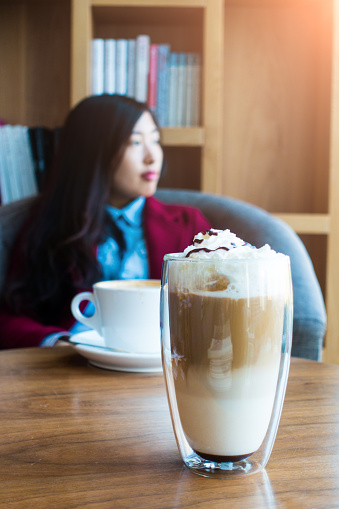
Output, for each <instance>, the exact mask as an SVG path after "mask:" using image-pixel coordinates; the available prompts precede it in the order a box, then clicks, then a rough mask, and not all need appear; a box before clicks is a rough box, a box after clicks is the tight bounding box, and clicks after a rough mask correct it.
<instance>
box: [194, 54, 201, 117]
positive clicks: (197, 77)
mask: <svg viewBox="0 0 339 509" xmlns="http://www.w3.org/2000/svg"><path fill="white" fill-rule="evenodd" d="M200 90H201V57H200V55H199V54H195V55H194V65H193V93H192V96H193V97H192V108H193V113H192V126H199V125H200V104H201V98H200Z"/></svg>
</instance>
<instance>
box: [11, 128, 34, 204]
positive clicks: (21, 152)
mask: <svg viewBox="0 0 339 509" xmlns="http://www.w3.org/2000/svg"><path fill="white" fill-rule="evenodd" d="M15 129H16V130H17V151H18V156H19V160H18V165H19V166H18V170H19V175H20V177H21V187H22V196H21V197H22V198H24V197H28V196H34V195H36V194H37V193H38V186H37V181H36V178H35V168H34V161H33V154H32V150H31V144H30V137H29V129H28V127H26V126H16V127H15Z"/></svg>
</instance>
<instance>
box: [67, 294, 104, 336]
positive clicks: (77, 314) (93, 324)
mask: <svg viewBox="0 0 339 509" xmlns="http://www.w3.org/2000/svg"><path fill="white" fill-rule="evenodd" d="M83 300H88V301H90V302H92V303H93V304H94V307H95V311H94V315H92V316H85V315H84V314H83V313H82V312H81V311H80V308H79V306H80V303H81V302H82V301H83ZM71 310H72V314H73V316H74V318H75V319H76V320H78V322H81V323H83V324H84V325H87V326H88V327H90V328H91V329H94V330H96V331H97V332H98V334H100V336H101V335H102V334H101V324H100V319H99V315H98V312H97V309H96V305H95V298H94V295H93V293H92V292H81V293H78V294H77V295H75V296H74V297H73V299H72V303H71Z"/></svg>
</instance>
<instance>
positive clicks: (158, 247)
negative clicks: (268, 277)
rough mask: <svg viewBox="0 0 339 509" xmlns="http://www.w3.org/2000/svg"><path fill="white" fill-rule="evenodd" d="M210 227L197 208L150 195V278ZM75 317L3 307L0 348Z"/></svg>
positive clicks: (62, 327)
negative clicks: (38, 315)
mask: <svg viewBox="0 0 339 509" xmlns="http://www.w3.org/2000/svg"><path fill="white" fill-rule="evenodd" d="M208 228H210V224H209V222H208V221H207V219H206V218H205V217H204V216H203V215H202V214H201V212H200V211H199V210H198V209H195V208H192V207H187V206H183V205H172V204H171V205H170V204H165V203H162V202H160V201H159V200H157V199H155V198H153V197H152V198H147V199H146V203H145V209H144V231H145V237H146V245H147V250H148V260H149V274H150V279H160V278H161V268H162V261H163V258H164V255H165V254H167V253H178V252H181V251H183V250H184V249H185V247H187V246H188V245H190V244H192V240H193V237H194V235H195V234H196V233H198V232H200V231H204V230H207V229H208ZM74 322H75V320H74V318H73V316H72V314H71V311H70V309H67V311H66V316H65V318H64V319H63V320H62V323H55V324H51V325H48V326H47V325H43V324H41V323H39V322H37V321H36V320H34V319H32V318H30V317H29V316H17V315H13V314H11V313H10V312H8V311H7V310H5V309H2V310H1V311H0V349H6V348H25V347H29V346H39V345H40V343H41V341H42V340H43V339H44V338H45V337H46V336H47V335H48V334H52V333H55V332H65V331H68V330H69V328H70V327H71V326H72V325H73V324H74Z"/></svg>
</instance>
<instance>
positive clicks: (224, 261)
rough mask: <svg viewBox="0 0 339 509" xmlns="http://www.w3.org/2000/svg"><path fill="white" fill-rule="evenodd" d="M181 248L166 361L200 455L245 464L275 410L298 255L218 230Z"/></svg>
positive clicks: (170, 291)
mask: <svg viewBox="0 0 339 509" xmlns="http://www.w3.org/2000/svg"><path fill="white" fill-rule="evenodd" d="M176 256H178V258H177V260H176V261H175V259H174V262H173V263H169V264H168V275H167V277H168V280H167V283H166V284H167V285H168V287H167V299H168V303H167V304H166V305H167V309H168V317H167V319H168V323H169V340H170V355H169V353H168V355H167V360H166V359H164V361H165V362H168V363H170V370H171V373H172V380H173V383H172V391H174V392H175V398H176V404H177V412H178V416H179V419H180V423H181V427H182V431H183V433H184V436H185V439H186V440H187V442H188V444H189V446H190V447H191V448H192V450H193V451H195V452H196V453H197V454H198V455H199V456H200V457H201V458H203V459H205V460H209V461H212V462H217V463H223V462H232V463H236V462H239V461H242V460H244V459H246V458H248V457H249V456H251V455H252V454H253V453H254V452H255V451H257V450H258V449H259V448H260V447H261V444H262V443H263V441H264V438H265V436H266V434H267V430H268V427H269V424H270V420H271V416H272V409H273V406H274V402H275V396H276V390H277V382H278V376H279V369H280V364H281V352H282V341H283V338H284V320H285V318H286V303H287V301H288V299H289V292H290V278H289V272H288V270H289V264H286V265H285V264H284V263H283V264H280V263H279V262H281V260H282V259H284V261H286V260H285V259H286V258H287V257H286V256H284V255H282V254H278V253H276V252H275V251H273V250H272V249H270V247H269V246H267V245H266V246H264V247H262V248H260V249H256V248H253V247H252V246H250V245H249V244H247V243H245V242H244V241H242V240H241V239H239V238H237V237H236V236H235V235H234V234H233V233H231V232H230V231H229V230H225V231H220V230H214V229H211V230H209V231H207V232H204V233H199V234H198V235H197V236H196V237H195V238H194V241H193V245H192V246H189V247H188V248H187V249H186V250H185V251H184V253H182V254H181V255H176ZM282 267H287V268H286V270H285V269H283V268H282ZM285 340H286V338H285ZM165 357H166V356H165Z"/></svg>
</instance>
